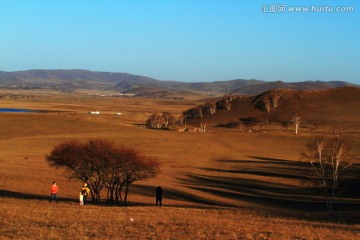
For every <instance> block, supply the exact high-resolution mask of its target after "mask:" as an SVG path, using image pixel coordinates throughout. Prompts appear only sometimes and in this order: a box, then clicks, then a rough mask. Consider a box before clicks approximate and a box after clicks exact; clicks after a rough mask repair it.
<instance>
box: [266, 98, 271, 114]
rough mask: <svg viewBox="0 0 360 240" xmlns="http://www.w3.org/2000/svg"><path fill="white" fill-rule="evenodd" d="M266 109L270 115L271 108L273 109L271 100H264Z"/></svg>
mask: <svg viewBox="0 0 360 240" xmlns="http://www.w3.org/2000/svg"><path fill="white" fill-rule="evenodd" d="M264 107H265V110H266V112H267V113H270V107H271V101H270V99H268V98H267V99H265V100H264Z"/></svg>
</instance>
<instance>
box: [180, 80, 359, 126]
mask: <svg viewBox="0 0 360 240" xmlns="http://www.w3.org/2000/svg"><path fill="white" fill-rule="evenodd" d="M274 99H276V101H277V102H276V104H274ZM219 102H221V100H220V101H218V102H216V105H217V106H218V104H219ZM207 105H209V103H207V104H204V105H202V106H200V107H195V108H194V109H199V108H202V109H203V108H204V106H207ZM274 105H276V106H274ZM202 111H203V115H202V117H191V116H190V119H189V122H190V123H193V124H197V123H199V122H206V123H208V124H210V125H211V126H221V125H224V126H226V124H229V126H236V125H237V124H235V123H239V124H241V123H242V122H243V121H244V119H245V120H246V119H249V118H251V119H252V120H255V119H256V122H257V123H262V124H263V123H264V122H266V121H268V122H274V123H278V124H280V123H282V122H288V123H289V122H290V120H291V115H292V114H293V113H295V112H296V113H298V114H299V115H300V116H301V118H302V124H303V125H309V126H310V125H314V124H315V125H332V126H347V127H353V128H357V129H359V127H360V124H359V121H358V119H360V88H356V87H342V88H334V89H328V90H321V91H314V90H281V89H274V90H269V91H267V92H264V93H263V94H260V95H256V96H250V97H246V96H242V97H241V96H234V97H233V100H232V101H231V107H230V109H229V110H227V109H224V108H219V107H218V108H217V110H216V112H215V113H213V114H208V113H206V111H205V110H202ZM185 113H186V111H185ZM231 123H233V125H231Z"/></svg>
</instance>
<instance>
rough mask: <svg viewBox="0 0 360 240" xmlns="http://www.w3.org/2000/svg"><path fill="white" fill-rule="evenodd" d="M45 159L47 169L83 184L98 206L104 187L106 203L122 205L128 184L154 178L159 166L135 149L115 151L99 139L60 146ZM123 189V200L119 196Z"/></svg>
mask: <svg viewBox="0 0 360 240" xmlns="http://www.w3.org/2000/svg"><path fill="white" fill-rule="evenodd" d="M46 159H47V161H48V162H49V164H50V165H51V166H53V167H56V168H64V169H65V170H66V171H67V172H68V173H69V177H70V178H74V179H80V180H81V181H83V182H87V183H88V184H89V186H90V189H91V195H92V198H93V201H96V202H100V199H101V198H100V193H101V190H102V189H103V187H104V186H105V187H106V188H107V189H108V193H107V197H108V201H109V202H113V203H118V202H123V203H124V204H126V200H127V195H128V192H129V186H130V184H132V183H133V182H135V181H138V180H142V179H145V178H149V177H154V176H156V174H157V173H158V171H159V166H160V164H159V162H158V161H157V160H156V159H155V158H151V157H145V156H143V155H142V154H140V153H139V152H138V151H137V150H135V149H132V148H125V147H118V146H116V145H115V144H114V143H112V142H110V141H107V140H103V139H90V140H89V141H88V142H86V143H80V142H78V141H67V142H64V143H60V144H59V145H57V146H55V147H54V150H53V151H52V152H51V153H50V155H47V156H46ZM123 189H125V190H124V191H125V196H124V199H122V195H121V192H122V190H123Z"/></svg>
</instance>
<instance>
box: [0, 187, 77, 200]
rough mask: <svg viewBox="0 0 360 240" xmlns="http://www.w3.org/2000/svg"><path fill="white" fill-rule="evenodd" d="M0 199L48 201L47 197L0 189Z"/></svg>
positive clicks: (60, 198) (59, 198) (48, 197)
mask: <svg viewBox="0 0 360 240" xmlns="http://www.w3.org/2000/svg"><path fill="white" fill-rule="evenodd" d="M0 197H10V198H16V199H29V200H39V201H50V196H47V195H39V194H29V193H21V192H14V191H10V190H3V189H0ZM58 201H61V202H78V200H77V199H74V198H62V197H58Z"/></svg>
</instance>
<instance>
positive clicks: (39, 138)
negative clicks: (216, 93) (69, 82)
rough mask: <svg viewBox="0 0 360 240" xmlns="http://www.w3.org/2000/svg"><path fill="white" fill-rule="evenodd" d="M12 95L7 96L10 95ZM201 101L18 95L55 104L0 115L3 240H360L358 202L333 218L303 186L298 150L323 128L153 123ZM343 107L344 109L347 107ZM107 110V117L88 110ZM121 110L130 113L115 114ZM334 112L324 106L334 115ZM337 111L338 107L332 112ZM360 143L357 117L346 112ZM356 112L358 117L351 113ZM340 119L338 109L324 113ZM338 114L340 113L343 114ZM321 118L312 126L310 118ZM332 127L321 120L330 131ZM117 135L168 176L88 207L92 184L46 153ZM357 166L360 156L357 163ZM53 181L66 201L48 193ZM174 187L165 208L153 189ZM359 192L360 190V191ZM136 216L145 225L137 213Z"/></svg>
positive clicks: (21, 101)
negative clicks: (80, 198)
mask: <svg viewBox="0 0 360 240" xmlns="http://www.w3.org/2000/svg"><path fill="white" fill-rule="evenodd" d="M6 94H7V93H6ZM201 103H203V102H202V101H201V100H181V101H179V100H156V99H141V98H129V99H124V98H111V97H97V96H86V95H84V94H55V93H53V92H39V93H29V92H18V93H16V95H15V97H14V95H13V96H12V97H8V98H2V99H0V104H1V107H9V108H10V107H12V108H28V109H38V110H47V111H48V112H43V113H16V114H15V113H2V114H0V125H1V126H2V127H1V128H0V151H1V156H0V196H1V198H0V201H1V206H0V211H1V215H0V216H1V220H0V221H1V226H2V227H1V232H0V236H2V237H3V238H4V239H7V238H9V239H11V238H14V239H17V238H18V239H87V238H89V239H91V238H97V239H110V238H115V239H116V238H117V239H123V238H127V239H136V238H139V239H357V238H358V237H359V231H360V228H359V217H360V213H359V210H358V209H359V201H358V198H356V197H354V196H352V195H351V194H350V195H349V194H345V195H344V196H343V198H341V199H340V200H338V201H339V202H340V203H339V204H337V205H335V211H336V217H332V218H327V217H326V216H325V214H324V212H323V209H324V206H323V199H322V197H321V196H320V195H319V194H318V193H317V192H314V191H312V190H311V189H310V188H308V186H306V185H304V182H305V180H306V176H307V174H308V169H307V168H306V166H305V164H304V163H303V162H301V161H299V153H300V152H301V151H302V150H303V149H304V146H305V144H306V142H308V141H309V139H311V138H312V137H313V136H314V134H313V133H312V132H311V131H310V130H309V126H306V125H304V126H302V128H301V131H300V134H299V135H298V136H295V135H294V134H292V133H291V132H290V131H284V130H283V129H281V128H280V127H278V126H270V127H269V129H268V130H267V131H264V132H261V133H253V134H250V133H245V132H241V131H238V130H236V129H231V130H229V129H223V128H215V127H210V128H209V129H208V130H209V131H208V132H207V133H206V134H200V133H189V132H177V131H164V130H150V129H146V128H145V126H144V122H145V120H146V119H147V117H148V116H149V115H150V114H151V113H152V112H154V111H158V112H164V111H167V112H171V113H173V114H179V113H181V112H182V111H183V110H186V109H188V108H191V107H193V106H196V105H198V104H201ZM339 109H341V110H342V111H344V109H343V108H340V107H339ZM89 111H100V112H101V113H102V114H100V115H89V114H88V112H89ZM116 112H122V115H121V116H118V115H115V113H116ZM324 112H325V113H327V112H329V114H330V113H331V111H324V110H323V111H322V114H323V113H324ZM332 114H333V113H332ZM346 116H347V119H346V122H347V124H348V125H349V126H351V123H354V124H353V125H354V126H355V128H354V129H349V128H348V129H347V130H346V131H347V135H348V137H349V138H350V142H351V143H352V148H353V149H355V150H358V149H359V148H360V140H359V129H358V128H357V126H358V125H357V124H358V118H357V116H358V113H357V112H356V111H355V113H354V114H353V118H351V115H346ZM349 116H350V117H349ZM323 117H324V118H327V119H331V116H330V115H329V116H323ZM336 119H338V116H336ZM309 125H310V124H309ZM331 127H333V126H332V125H331V121H329V120H327V125H323V126H322V131H323V133H324V134H326V132H327V131H328V130H329V129H330V128H331ZM89 138H106V139H110V140H112V141H114V142H115V143H117V144H123V145H126V146H132V147H135V148H137V149H139V150H140V151H142V152H143V153H144V154H146V155H151V156H155V157H157V158H159V160H160V161H161V162H162V168H161V173H160V174H159V175H158V176H157V177H156V178H154V179H149V180H146V181H140V182H138V183H137V184H134V186H133V187H132V188H131V192H130V196H129V201H130V205H132V206H130V207H126V208H124V207H109V206H107V205H101V206H96V205H90V206H87V207H86V208H80V207H79V206H78V204H77V194H78V191H79V187H80V186H81V182H79V181H76V180H69V179H68V178H66V176H65V175H64V173H63V172H62V171H61V170H55V169H52V168H50V167H49V166H48V165H47V163H46V162H45V158H44V156H45V155H46V154H48V153H49V152H50V151H51V149H52V148H53V146H54V145H56V144H58V143H59V142H61V141H64V140H68V139H79V140H87V139H89ZM357 165H358V163H357ZM53 180H56V181H57V182H58V184H59V186H60V193H59V197H60V202H59V203H58V204H51V203H49V202H47V201H46V199H47V197H48V195H49V193H48V192H49V187H50V184H51V182H52V181H53ZM158 185H161V186H163V188H164V190H165V192H164V204H165V207H163V208H161V209H157V208H155V207H153V206H151V205H153V203H154V189H155V187H156V186H158ZM357 197H358V195H357ZM130 218H132V219H133V220H134V221H131V220H130Z"/></svg>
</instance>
